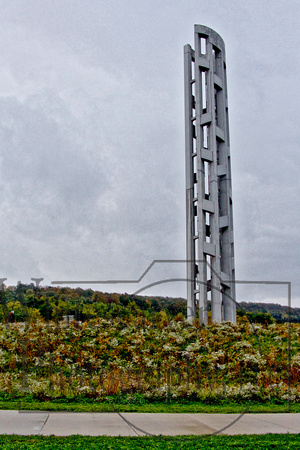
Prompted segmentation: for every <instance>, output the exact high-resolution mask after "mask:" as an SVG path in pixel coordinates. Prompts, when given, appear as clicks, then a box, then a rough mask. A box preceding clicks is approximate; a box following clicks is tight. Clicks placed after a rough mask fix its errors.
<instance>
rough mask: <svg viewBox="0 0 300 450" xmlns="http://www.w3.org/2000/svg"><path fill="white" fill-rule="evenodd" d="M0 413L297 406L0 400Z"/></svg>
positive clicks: (298, 408) (279, 407) (283, 408)
mask: <svg viewBox="0 0 300 450" xmlns="http://www.w3.org/2000/svg"><path fill="white" fill-rule="evenodd" d="M0 409H3V410H29V411H74V412H113V411H115V412H139V413H223V414H231V413H232V414H235V413H242V412H248V413H286V412H293V413H299V412H300V404H299V403H291V404H290V408H289V407H288V404H275V403H273V402H269V403H255V402H249V403H229V402H228V403H227V404H213V405H211V404H205V403H201V402H184V403H180V402H165V403H164V402H157V403H145V404H134V403H133V404H130V403H129V404H128V403H127V404H121V403H114V402H108V403H105V402H103V403H98V402H86V403H85V402H64V401H62V400H60V401H57V402H55V401H44V402H43V401H34V400H31V401H28V400H24V401H23V400H14V401H10V400H7V401H0Z"/></svg>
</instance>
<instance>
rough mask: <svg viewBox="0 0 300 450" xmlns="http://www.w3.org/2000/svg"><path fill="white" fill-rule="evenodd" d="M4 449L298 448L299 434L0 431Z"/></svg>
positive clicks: (259, 449) (299, 443) (166, 449)
mask: <svg viewBox="0 0 300 450" xmlns="http://www.w3.org/2000/svg"><path fill="white" fill-rule="evenodd" d="M0 447H1V449H2V450H10V449H15V448H17V449H18V450H25V449H26V450H29V449H43V450H44V449H45V450H46V449H47V450H56V449H74V450H81V449H82V450H83V449H84V450H86V449H103V450H106V449H110V450H111V449H150V450H151V449H163V450H168V449H176V450H177V449H186V450H190V449H209V450H211V449H230V450H231V449H246V450H247V449H249V450H250V449H251V450H252V449H253V448H255V449H256V450H261V449H263V450H269V449H283V448H284V449H299V448H300V435H299V434H296V435H290V434H266V435H258V436H255V435H250V436H249V435H247V436H246V435H240V436H199V437H195V436H181V437H161V436H158V437H136V438H135V437H134V438H133V437H104V436H99V437H83V436H68V437H56V436H49V437H46V436H45V437H44V436H7V435H0Z"/></svg>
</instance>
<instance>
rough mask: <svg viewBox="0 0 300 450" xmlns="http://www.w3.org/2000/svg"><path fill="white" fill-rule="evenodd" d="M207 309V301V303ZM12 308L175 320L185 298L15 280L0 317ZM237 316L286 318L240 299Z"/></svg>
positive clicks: (30, 313) (1, 298)
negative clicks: (102, 290) (27, 282)
mask: <svg viewBox="0 0 300 450" xmlns="http://www.w3.org/2000/svg"><path fill="white" fill-rule="evenodd" d="M208 309H209V310H210V303H209V304H208ZM11 310H13V311H14V320H16V321H25V320H26V318H27V317H35V318H43V319H44V320H56V321H57V320H62V318H63V316H64V315H73V316H74V318H75V320H77V321H85V320H89V319H92V318H96V317H102V318H107V319H111V318H115V317H120V318H126V317H127V318H129V317H130V316H143V317H145V318H148V319H151V320H152V321H154V322H155V321H156V320H157V319H160V316H161V313H164V314H166V316H167V317H169V318H177V319H178V320H181V319H183V318H184V317H186V300H185V299H183V298H180V297H178V298H174V297H160V296H155V297H153V296H140V295H132V294H127V293H124V294H118V293H107V292H105V293H104V292H99V291H94V290H92V289H81V288H75V289H74V288H73V289H72V288H69V287H50V286H48V287H38V288H36V287H35V286H34V285H33V284H28V285H26V284H19V285H18V286H10V287H7V288H6V287H5V288H4V289H2V290H1V291H0V321H6V320H8V319H9V313H10V311H11ZM237 314H238V316H244V315H245V314H246V316H247V317H248V318H249V320H250V321H252V322H255V323H272V322H274V319H275V320H276V322H278V323H283V322H286V321H288V320H289V311H288V307H287V306H282V305H278V304H275V303H254V302H240V303H239V304H238V305H237ZM290 321H291V322H293V323H300V308H291V311H290Z"/></svg>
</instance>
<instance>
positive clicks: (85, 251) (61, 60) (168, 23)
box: [0, 0, 300, 306]
mask: <svg viewBox="0 0 300 450" xmlns="http://www.w3.org/2000/svg"><path fill="white" fill-rule="evenodd" d="M0 7H1V16H0V42H1V51H0V189H1V196H0V205H1V208H0V253H1V263H0V277H7V278H8V281H7V284H9V285H12V284H15V283H16V282H17V281H18V280H21V281H22V282H24V283H27V282H30V278H31V277H39V276H40V277H43V278H44V281H43V284H50V283H51V281H53V280H85V279H86V280H106V279H136V278H139V277H140V275H141V274H142V273H143V272H144V270H146V268H147V267H148V266H149V264H150V263H151V262H152V261H153V260H154V259H164V260H165V259H172V260H180V259H184V258H185V180H184V111H183V105H184V102H183V46H184V45H185V44H187V43H190V44H191V45H192V46H193V44H194V42H193V39H194V36H193V26H194V24H195V23H199V24H203V25H206V26H208V27H211V28H213V29H215V30H216V31H217V32H218V33H219V34H220V35H221V36H222V37H223V39H224V41H225V45H226V55H227V74H228V92H229V112H230V136H231V159H232V174H233V201H234V220H235V222H234V227H235V251H236V275H237V278H238V279H247V280H264V279H265V280H275V281H278V280H286V281H292V283H293V287H292V289H293V303H294V305H296V304H298V306H300V283H299V248H300V233H299V217H300V209H299V190H300V181H299V172H300V151H299V150H300V148H299V142H300V139H299V137H300V136H299V134H300V128H299V104H300V98H299V97H300V96H299V72H300V70H299V69H300V67H299V48H300V35H299V23H300V3H299V0H281V1H278V0H277V1H275V0H260V1H256V0H252V1H251V0H250V1H249V0H247V1H244V0H227V1H224V0H220V1H219V0H209V1H201V0H198V1H194V0H187V1H182V0H181V1H179V0H160V1H158V0H142V1H141V0H127V1H123V0H110V1H106V0H105V1H104V0H81V1H80V0H72V1H71V0H43V1H41V0H26V2H25V1H23V0H22V1H20V0H15V1H13V2H12V1H10V0H4V1H0ZM184 275H185V268H184V265H182V264H179V263H178V264H167V263H166V264H158V265H157V266H155V267H154V268H153V271H152V272H151V274H150V273H149V274H148V276H147V277H148V278H147V277H146V278H145V279H144V280H143V283H144V284H147V283H148V282H149V283H150V282H151V281H155V280H160V279H163V278H164V277H169V278H171V277H174V276H176V277H184ZM141 286H142V285H141V284H140V285H139V287H141ZM93 288H94V289H100V290H101V289H103V290H107V291H117V292H121V291H126V292H133V291H135V290H137V289H138V287H136V286H135V285H125V284H124V285H119V286H114V285H107V286H101V285H95V286H93ZM145 293H149V294H150V293H161V294H162V295H176V294H178V295H185V288H184V283H168V284H167V285H161V286H158V287H157V288H156V290H152V291H150V290H147V291H145ZM266 298H269V299H270V298H274V301H281V302H282V303H285V302H286V290H284V289H277V288H276V289H273V290H272V292H271V291H270V292H269V293H268V294H263V292H262V291H260V290H258V289H257V290H256V291H251V292H250V290H249V289H248V290H247V291H245V290H244V291H241V290H240V298H239V299H238V300H243V299H248V300H251V299H253V300H264V299H266Z"/></svg>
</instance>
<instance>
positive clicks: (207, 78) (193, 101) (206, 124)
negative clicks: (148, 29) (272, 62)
mask: <svg viewBox="0 0 300 450" xmlns="http://www.w3.org/2000/svg"><path fill="white" fill-rule="evenodd" d="M184 84H185V152H186V248H187V280H188V281H187V316H188V320H189V321H190V322H193V321H194V320H195V319H196V317H197V310H198V315H199V322H200V323H207V321H208V315H207V301H208V300H211V314H212V316H211V317H212V321H213V322H221V321H231V322H233V323H235V321H236V308H235V301H234V300H235V285H234V278H235V275H234V242H233V217H232V192H231V167H230V166H231V164H230V147H229V126H228V103H227V86H226V61H225V45H224V42H223V40H222V38H221V37H220V36H219V35H218V34H217V33H216V32H215V31H214V30H211V29H210V28H207V27H205V26H202V25H195V49H194V50H193V49H192V48H191V46H190V45H185V47H184Z"/></svg>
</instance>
